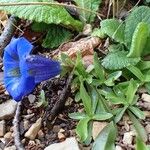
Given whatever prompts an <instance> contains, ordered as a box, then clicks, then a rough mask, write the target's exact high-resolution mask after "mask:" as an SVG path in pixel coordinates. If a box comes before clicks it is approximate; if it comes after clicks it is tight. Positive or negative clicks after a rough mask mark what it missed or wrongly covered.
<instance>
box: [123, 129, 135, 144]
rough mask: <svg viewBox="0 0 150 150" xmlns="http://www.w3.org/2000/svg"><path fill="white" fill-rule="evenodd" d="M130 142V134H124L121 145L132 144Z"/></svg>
mask: <svg viewBox="0 0 150 150" xmlns="http://www.w3.org/2000/svg"><path fill="white" fill-rule="evenodd" d="M132 141H133V136H132V135H131V133H130V132H126V133H124V136H123V143H124V144H126V145H130V144H132Z"/></svg>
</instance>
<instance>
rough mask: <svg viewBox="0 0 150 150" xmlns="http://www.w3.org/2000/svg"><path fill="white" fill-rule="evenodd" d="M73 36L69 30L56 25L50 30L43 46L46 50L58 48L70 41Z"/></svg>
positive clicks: (50, 27)
mask: <svg viewBox="0 0 150 150" xmlns="http://www.w3.org/2000/svg"><path fill="white" fill-rule="evenodd" d="M71 36H72V34H71V32H70V31H69V30H67V29H65V28H63V27H61V26H56V25H51V26H49V28H48V33H47V35H46V38H45V39H44V41H43V43H42V46H43V47H45V48H56V47H58V46H59V45H60V44H62V43H64V42H66V41H68V40H69V39H70V38H71Z"/></svg>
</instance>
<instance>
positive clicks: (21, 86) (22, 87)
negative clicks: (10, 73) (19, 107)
mask: <svg viewBox="0 0 150 150" xmlns="http://www.w3.org/2000/svg"><path fill="white" fill-rule="evenodd" d="M4 83H5V86H6V89H7V91H8V92H9V94H10V95H11V96H12V97H13V99H14V100H15V101H20V100H22V98H23V97H24V96H26V95H27V94H29V93H31V92H32V91H33V89H34V88H35V85H36V84H35V82H34V77H31V76H27V77H24V76H22V77H21V78H19V77H18V78H5V79H4Z"/></svg>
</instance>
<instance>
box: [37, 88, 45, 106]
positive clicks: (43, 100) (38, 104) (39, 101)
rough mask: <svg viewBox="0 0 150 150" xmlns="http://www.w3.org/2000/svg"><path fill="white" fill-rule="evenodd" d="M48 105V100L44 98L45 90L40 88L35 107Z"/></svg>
mask: <svg viewBox="0 0 150 150" xmlns="http://www.w3.org/2000/svg"><path fill="white" fill-rule="evenodd" d="M47 105H48V101H47V100H46V97H45V92H44V91H43V90H41V92H40V95H39V98H38V102H37V107H41V106H43V107H46V106H47Z"/></svg>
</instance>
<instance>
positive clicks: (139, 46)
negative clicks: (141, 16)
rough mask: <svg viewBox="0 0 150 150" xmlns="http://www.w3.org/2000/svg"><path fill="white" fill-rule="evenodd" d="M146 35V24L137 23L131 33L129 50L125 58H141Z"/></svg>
mask: <svg viewBox="0 0 150 150" xmlns="http://www.w3.org/2000/svg"><path fill="white" fill-rule="evenodd" d="M148 35H149V33H148V24H147V23H144V22H141V23H139V24H138V25H137V27H136V29H135V31H134V33H133V37H132V43H131V48H130V52H129V54H128V55H127V57H131V58H135V57H141V55H142V52H143V50H144V47H145V44H146V42H147V38H148Z"/></svg>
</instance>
